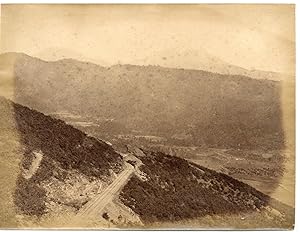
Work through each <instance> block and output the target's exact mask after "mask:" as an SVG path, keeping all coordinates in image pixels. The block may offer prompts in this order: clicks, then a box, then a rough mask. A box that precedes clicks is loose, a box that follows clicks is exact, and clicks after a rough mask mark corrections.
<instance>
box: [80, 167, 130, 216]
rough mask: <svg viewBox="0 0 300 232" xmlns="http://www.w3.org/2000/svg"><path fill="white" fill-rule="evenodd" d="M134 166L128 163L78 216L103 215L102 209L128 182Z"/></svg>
mask: <svg viewBox="0 0 300 232" xmlns="http://www.w3.org/2000/svg"><path fill="white" fill-rule="evenodd" d="M134 171H135V169H134V167H133V166H131V165H130V164H126V168H125V170H124V171H123V172H122V173H121V174H120V175H119V176H118V177H117V178H116V179H115V180H114V182H113V183H111V184H110V185H109V186H108V187H107V188H106V189H105V190H104V191H103V192H102V193H101V194H99V195H98V196H96V197H95V198H94V199H92V200H91V201H89V202H88V203H87V204H86V205H85V206H84V207H83V208H82V209H81V210H80V211H79V212H78V214H77V216H76V217H77V218H78V217H79V218H95V217H99V216H101V211H102V210H103V209H104V208H105V206H106V205H107V204H108V203H109V202H111V201H112V200H113V198H114V197H115V195H116V194H117V193H118V192H119V190H120V189H121V188H122V187H123V186H124V185H125V184H126V183H127V181H128V180H129V177H130V176H131V174H132V173H133V172H134Z"/></svg>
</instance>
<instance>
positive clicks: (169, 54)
mask: <svg viewBox="0 0 300 232" xmlns="http://www.w3.org/2000/svg"><path fill="white" fill-rule="evenodd" d="M136 63H137V64H140V65H142V64H152V65H161V66H164V67H169V68H185V69H196V70H204V71H207V72H213V73H219V74H224V75H242V76H248V77H252V78H255V79H266V80H274V81H281V80H288V79H289V78H291V76H290V75H289V74H284V73H277V72H268V71H262V70H255V69H252V70H249V69H246V68H242V67H239V66H236V65H232V64H229V63H227V62H225V61H223V60H222V59H220V58H218V57H216V56H213V55H212V54H210V53H209V52H207V51H206V50H205V49H203V48H202V50H201V51H196V50H192V49H190V50H183V51H176V52H174V51H173V50H168V49H167V50H162V51H160V52H156V53H155V54H151V56H149V57H146V58H145V59H143V60H137V61H136Z"/></svg>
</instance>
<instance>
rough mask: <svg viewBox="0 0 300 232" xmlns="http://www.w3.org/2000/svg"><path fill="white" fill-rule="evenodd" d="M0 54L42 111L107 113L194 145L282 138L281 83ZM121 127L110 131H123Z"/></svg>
mask: <svg viewBox="0 0 300 232" xmlns="http://www.w3.org/2000/svg"><path fill="white" fill-rule="evenodd" d="M0 60H1V61H0V64H1V66H8V67H13V70H14V77H15V79H14V82H15V83H14V86H15V88H14V95H15V99H16V101H17V102H19V103H21V104H24V105H27V106H30V107H31V108H34V109H37V110H39V111H41V112H44V113H57V112H60V111H68V112H71V113H75V114H79V115H82V116H90V117H93V118H95V119H103V120H107V119H109V120H113V122H114V123H116V124H118V125H123V127H124V126H125V127H126V128H127V130H128V133H130V132H131V131H136V132H137V133H139V134H152V135H158V136H164V137H167V138H169V139H174V140H178V139H179V140H182V139H181V138H184V139H183V140H184V142H185V143H188V144H196V145H208V146H218V147H235V148H236V147H239V148H264V149H277V148H282V147H283V145H284V134H283V130H282V119H281V118H282V117H281V99H280V97H281V84H280V82H275V81H269V80H256V79H252V78H250V77H246V76H239V75H221V74H217V73H212V72H206V71H201V70H185V69H172V68H163V67H159V66H133V65H115V66H112V67H107V68H105V67H101V66H98V65H95V64H91V63H87V62H79V61H76V60H72V59H65V60H60V61H57V62H45V61H42V60H40V59H36V58H32V57H30V56H27V55H25V54H14V53H8V54H4V55H2V56H1V58H0ZM8 64H9V65H8ZM121 127H122V126H120V128H121ZM123 127H122V129H121V130H120V131H119V132H118V131H117V130H115V129H113V131H111V132H110V131H108V132H107V133H113V134H118V133H124V128H123ZM99 130H100V129H99Z"/></svg>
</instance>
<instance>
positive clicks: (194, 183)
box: [120, 152, 270, 223]
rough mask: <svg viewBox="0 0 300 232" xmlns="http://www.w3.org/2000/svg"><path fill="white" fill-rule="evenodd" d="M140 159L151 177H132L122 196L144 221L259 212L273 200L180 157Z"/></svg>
mask: <svg viewBox="0 0 300 232" xmlns="http://www.w3.org/2000/svg"><path fill="white" fill-rule="evenodd" d="M140 159H141V160H142V162H143V164H144V165H143V166H141V167H140V170H141V171H143V172H144V173H146V175H147V178H148V180H147V181H142V180H140V179H139V178H138V177H136V176H133V177H132V178H131V179H130V181H129V182H128V183H127V185H126V186H125V187H124V188H123V190H122V192H121V194H120V199H121V200H122V202H123V203H124V204H125V205H126V206H128V207H130V208H131V209H132V210H133V211H134V212H135V213H137V214H138V215H139V216H140V217H141V219H142V220H143V222H145V223H152V222H157V221H178V220H183V219H191V218H195V217H201V216H205V215H219V214H226V213H229V214H234V213H240V212H248V211H256V210H260V209H262V207H264V206H266V205H267V204H268V202H269V200H270V198H269V197H268V196H267V195H265V194H263V193H261V192H259V191H257V190H255V189H254V188H252V187H251V186H249V185H247V184H244V183H242V182H240V181H238V180H236V179H234V178H232V177H230V176H228V175H225V174H222V173H218V172H215V171H213V170H210V169H207V168H204V167H202V166H199V165H196V164H193V163H189V162H188V161H186V160H184V159H181V158H178V157H174V156H169V155H165V154H163V153H153V152H147V155H146V156H145V157H140Z"/></svg>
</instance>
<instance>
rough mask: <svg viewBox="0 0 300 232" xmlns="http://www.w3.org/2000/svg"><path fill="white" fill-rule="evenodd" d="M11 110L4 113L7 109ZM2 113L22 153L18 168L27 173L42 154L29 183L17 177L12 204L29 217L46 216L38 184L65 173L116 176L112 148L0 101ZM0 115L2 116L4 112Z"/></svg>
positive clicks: (118, 159)
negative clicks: (8, 118) (38, 153)
mask: <svg viewBox="0 0 300 232" xmlns="http://www.w3.org/2000/svg"><path fill="white" fill-rule="evenodd" d="M9 106H10V107H11V109H7V107H9ZM0 107H1V108H2V110H3V111H4V112H5V111H8V110H10V111H11V112H12V113H13V115H14V120H15V123H16V127H17V128H16V131H17V132H18V133H19V136H20V140H21V143H22V145H23V146H24V147H25V152H24V155H23V159H22V164H21V166H22V167H23V168H25V169H28V168H29V166H30V164H31V162H32V159H33V154H32V151H41V152H42V153H43V159H42V161H41V164H40V166H39V168H38V170H37V172H36V173H35V174H34V175H33V176H32V177H31V178H30V179H28V180H26V179H25V178H23V177H22V175H20V176H19V178H18V181H17V189H16V191H15V203H16V205H17V206H18V207H19V209H21V210H22V212H23V213H25V214H28V215H37V216H40V215H42V214H43V213H44V212H45V205H44V200H45V191H44V190H43V189H42V187H41V182H42V181H44V180H47V179H49V178H51V177H55V178H57V179H60V180H64V178H65V177H66V174H67V171H68V170H78V171H79V172H81V173H83V174H85V175H86V176H88V177H97V178H103V177H104V178H105V177H109V176H110V173H109V169H112V170H113V171H114V172H116V173H118V172H119V171H121V169H122V158H121V156H120V155H119V154H117V153H116V152H115V151H114V150H113V149H112V148H111V146H109V145H107V144H106V143H104V142H102V141H99V140H97V139H95V138H92V137H89V136H87V135H86V134H85V133H83V132H81V131H79V130H77V129H75V128H73V127H72V126H70V125H67V124H66V123H65V122H63V121H61V120H57V119H53V118H51V117H50V116H46V115H44V114H42V113H40V112H37V111H35V110H31V109H29V108H27V107H24V106H21V105H19V104H14V103H12V102H9V101H8V100H5V99H3V98H1V99H0ZM3 111H2V112H3Z"/></svg>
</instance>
